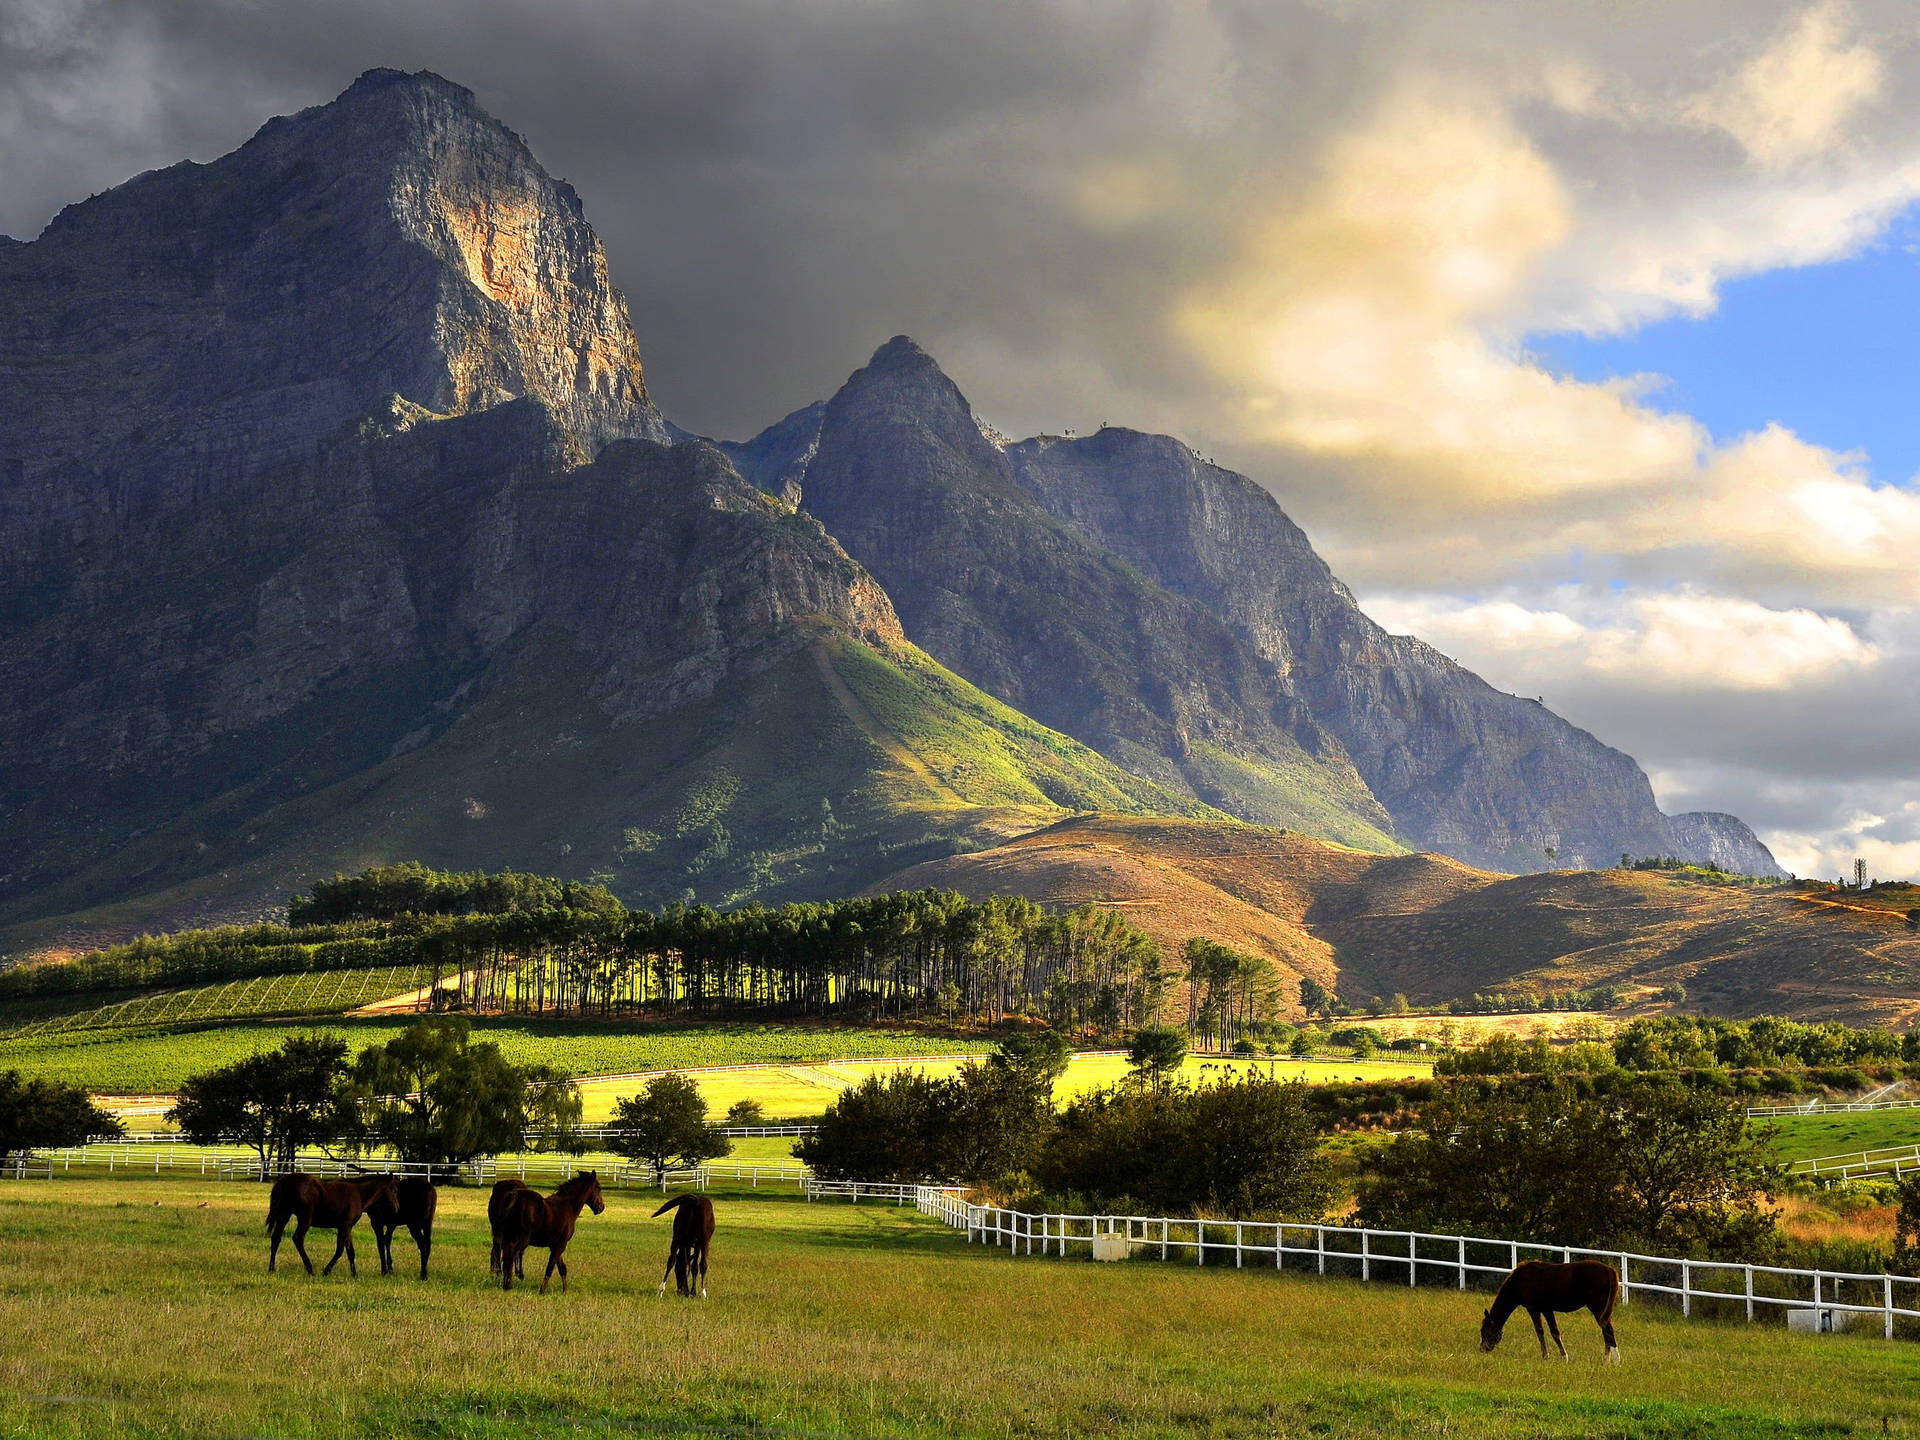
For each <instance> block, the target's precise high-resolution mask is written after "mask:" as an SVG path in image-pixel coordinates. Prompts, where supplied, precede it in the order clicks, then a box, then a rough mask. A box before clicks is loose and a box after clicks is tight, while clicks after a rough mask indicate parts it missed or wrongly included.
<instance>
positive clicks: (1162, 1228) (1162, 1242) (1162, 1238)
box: [1160, 1220, 1167, 1260]
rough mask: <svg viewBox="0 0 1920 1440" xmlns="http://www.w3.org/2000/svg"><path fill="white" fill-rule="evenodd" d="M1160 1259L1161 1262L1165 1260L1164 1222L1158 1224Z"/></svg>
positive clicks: (1165, 1234) (1165, 1223)
mask: <svg viewBox="0 0 1920 1440" xmlns="http://www.w3.org/2000/svg"><path fill="white" fill-rule="evenodd" d="M1160 1258H1161V1259H1162V1260H1164V1259H1166V1258H1167V1222H1166V1221H1165V1220H1162V1221H1161V1222H1160Z"/></svg>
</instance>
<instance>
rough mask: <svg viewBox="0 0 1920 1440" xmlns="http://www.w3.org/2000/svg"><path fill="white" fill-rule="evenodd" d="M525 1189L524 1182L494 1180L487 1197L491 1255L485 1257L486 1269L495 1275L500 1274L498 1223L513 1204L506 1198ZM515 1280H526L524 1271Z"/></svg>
mask: <svg viewBox="0 0 1920 1440" xmlns="http://www.w3.org/2000/svg"><path fill="white" fill-rule="evenodd" d="M526 1188H527V1182H526V1181H524V1180H496V1181H494V1182H493V1194H492V1195H490V1196H488V1197H487V1224H488V1225H489V1226H490V1227H491V1228H492V1230H493V1253H492V1254H491V1255H489V1256H488V1257H487V1269H488V1270H490V1271H492V1272H493V1273H494V1274H495V1275H498V1274H499V1273H500V1223H501V1221H502V1220H504V1219H505V1218H506V1214H507V1211H508V1209H509V1208H510V1207H511V1206H512V1204H513V1202H512V1201H511V1200H510V1199H508V1197H509V1196H510V1195H512V1194H513V1193H514V1192H515V1191H516V1190H524V1189H526ZM517 1278H518V1279H521V1280H524V1279H526V1278H527V1273H526V1271H524V1270H522V1271H521V1272H520V1274H519V1276H518V1277H517Z"/></svg>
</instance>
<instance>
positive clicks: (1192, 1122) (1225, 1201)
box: [1033, 1075, 1333, 1220]
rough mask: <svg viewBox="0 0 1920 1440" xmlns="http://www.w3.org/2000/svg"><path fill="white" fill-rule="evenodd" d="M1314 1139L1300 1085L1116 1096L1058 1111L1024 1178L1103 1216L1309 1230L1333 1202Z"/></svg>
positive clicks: (1102, 1094) (1232, 1082) (1261, 1081)
mask: <svg viewBox="0 0 1920 1440" xmlns="http://www.w3.org/2000/svg"><path fill="white" fill-rule="evenodd" d="M1319 1139H1320V1137H1319V1132H1318V1129H1317V1127H1316V1125H1315V1122H1314V1118H1313V1115H1312V1114H1311V1112H1310V1111H1309V1109H1308V1107H1307V1102H1306V1090H1305V1087H1304V1086H1301V1085H1289V1084H1282V1083H1280V1082H1278V1081H1275V1080H1270V1079H1267V1078H1266V1077H1264V1076H1260V1075H1249V1076H1247V1077H1245V1078H1241V1079H1232V1078H1229V1079H1225V1080H1222V1081H1220V1082H1219V1083H1217V1084H1214V1085H1205V1086H1201V1087H1199V1088H1198V1089H1192V1090H1189V1089H1186V1088H1183V1087H1176V1088H1173V1089H1170V1090H1162V1091H1142V1090H1134V1089H1127V1088H1124V1087H1115V1088H1114V1089H1112V1090H1106V1091H1099V1092H1095V1093H1094V1094H1091V1095H1087V1096H1082V1097H1080V1098H1078V1099H1076V1100H1074V1101H1073V1102H1072V1103H1071V1104H1069V1105H1068V1106H1067V1108H1066V1110H1065V1111H1064V1112H1062V1114H1061V1115H1060V1117H1059V1121H1058V1123H1057V1124H1056V1125H1055V1126H1054V1128H1053V1132H1052V1134H1051V1135H1050V1136H1049V1138H1048V1141H1047V1144H1046V1146H1045V1147H1044V1148H1043V1149H1042V1151H1041V1152H1040V1154H1039V1156H1038V1157H1037V1159H1036V1161H1035V1164H1034V1167H1033V1172H1034V1177H1035V1179H1036V1180H1037V1181H1038V1182H1039V1183H1040V1184H1041V1185H1042V1187H1044V1189H1046V1190H1047V1191H1048V1192H1050V1193H1053V1194H1061V1195H1065V1194H1073V1195H1079V1196H1084V1197H1086V1198H1087V1199H1088V1200H1089V1201H1090V1202H1092V1203H1094V1204H1096V1205H1099V1206H1101V1207H1103V1208H1108V1209H1112V1208H1120V1207H1133V1206H1138V1207H1140V1208H1142V1209H1144V1210H1145V1211H1146V1212H1147V1213H1157V1214H1194V1213H1203V1214H1211V1215H1224V1216H1228V1217H1232V1218H1245V1217H1252V1216H1261V1217H1274V1218H1278V1217H1285V1218H1287V1219H1295V1220H1314V1219H1318V1218H1319V1217H1320V1216H1321V1215H1323V1214H1324V1213H1325V1212H1326V1208H1327V1205H1328V1203H1329V1202H1330V1201H1331V1199H1332V1197H1333V1176H1332V1171H1331V1169H1330V1167H1329V1165H1328V1162H1327V1161H1326V1160H1325V1158H1324V1157H1323V1156H1322V1154H1321V1152H1320V1144H1319Z"/></svg>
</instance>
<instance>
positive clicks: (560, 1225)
mask: <svg viewBox="0 0 1920 1440" xmlns="http://www.w3.org/2000/svg"><path fill="white" fill-rule="evenodd" d="M496 1193H497V1192H496ZM589 1205H590V1206H592V1207H593V1213H594V1214H596V1215H598V1214H599V1213H600V1212H601V1211H603V1210H605V1209H606V1208H607V1202H606V1201H605V1200H602V1199H601V1198H600V1176H599V1173H598V1172H597V1171H594V1170H588V1171H586V1172H585V1173H584V1174H580V1175H576V1176H574V1177H573V1178H572V1179H571V1180H569V1181H567V1183H566V1184H564V1185H562V1186H561V1187H560V1188H559V1189H558V1190H556V1191H554V1192H553V1194H551V1195H540V1194H536V1193H535V1192H534V1191H532V1190H527V1189H520V1190H510V1191H508V1192H507V1195H506V1199H505V1200H504V1201H503V1202H502V1205H501V1211H502V1214H501V1216H500V1219H499V1220H498V1221H497V1222H496V1223H495V1225H494V1230H493V1238H494V1243H495V1244H497V1245H498V1246H499V1247H500V1288H501V1289H502V1290H511V1289H512V1288H513V1275H514V1271H515V1270H516V1269H518V1268H519V1266H520V1264H521V1257H522V1256H524V1255H525V1254H526V1253H527V1249H528V1247H529V1246H533V1245H539V1246H542V1247H544V1248H545V1249H546V1251H547V1273H546V1274H545V1275H544V1276H543V1277H541V1280H540V1293H541V1294H542V1295H544V1294H546V1293H547V1285H548V1283H549V1282H550V1281H552V1279H553V1272H554V1271H555V1270H558V1271H559V1272H560V1289H561V1291H562V1293H564V1292H565V1291H566V1288H567V1262H566V1260H565V1259H563V1258H562V1257H563V1256H564V1255H565V1253H566V1249H567V1242H568V1241H569V1240H571V1239H572V1238H573V1227H574V1225H575V1224H576V1223H577V1222H578V1221H579V1219H580V1211H581V1208H582V1207H583V1206H589ZM492 1208H493V1207H492V1206H491V1205H489V1206H488V1209H489V1210H491V1209H492Z"/></svg>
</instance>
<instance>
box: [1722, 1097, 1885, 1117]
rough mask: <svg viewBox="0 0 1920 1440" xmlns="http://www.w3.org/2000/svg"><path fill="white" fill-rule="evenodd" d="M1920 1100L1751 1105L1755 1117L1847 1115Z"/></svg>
mask: <svg viewBox="0 0 1920 1440" xmlns="http://www.w3.org/2000/svg"><path fill="white" fill-rule="evenodd" d="M1914 1109H1920V1100H1809V1101H1808V1102H1807V1103H1806V1104H1804V1105H1749V1106H1748V1107H1747V1114H1748V1116H1749V1117H1751V1118H1753V1119H1764V1118H1766V1117H1768V1116H1778V1115H1845V1114H1851V1113H1853V1112H1855V1111H1860V1110H1914Z"/></svg>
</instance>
